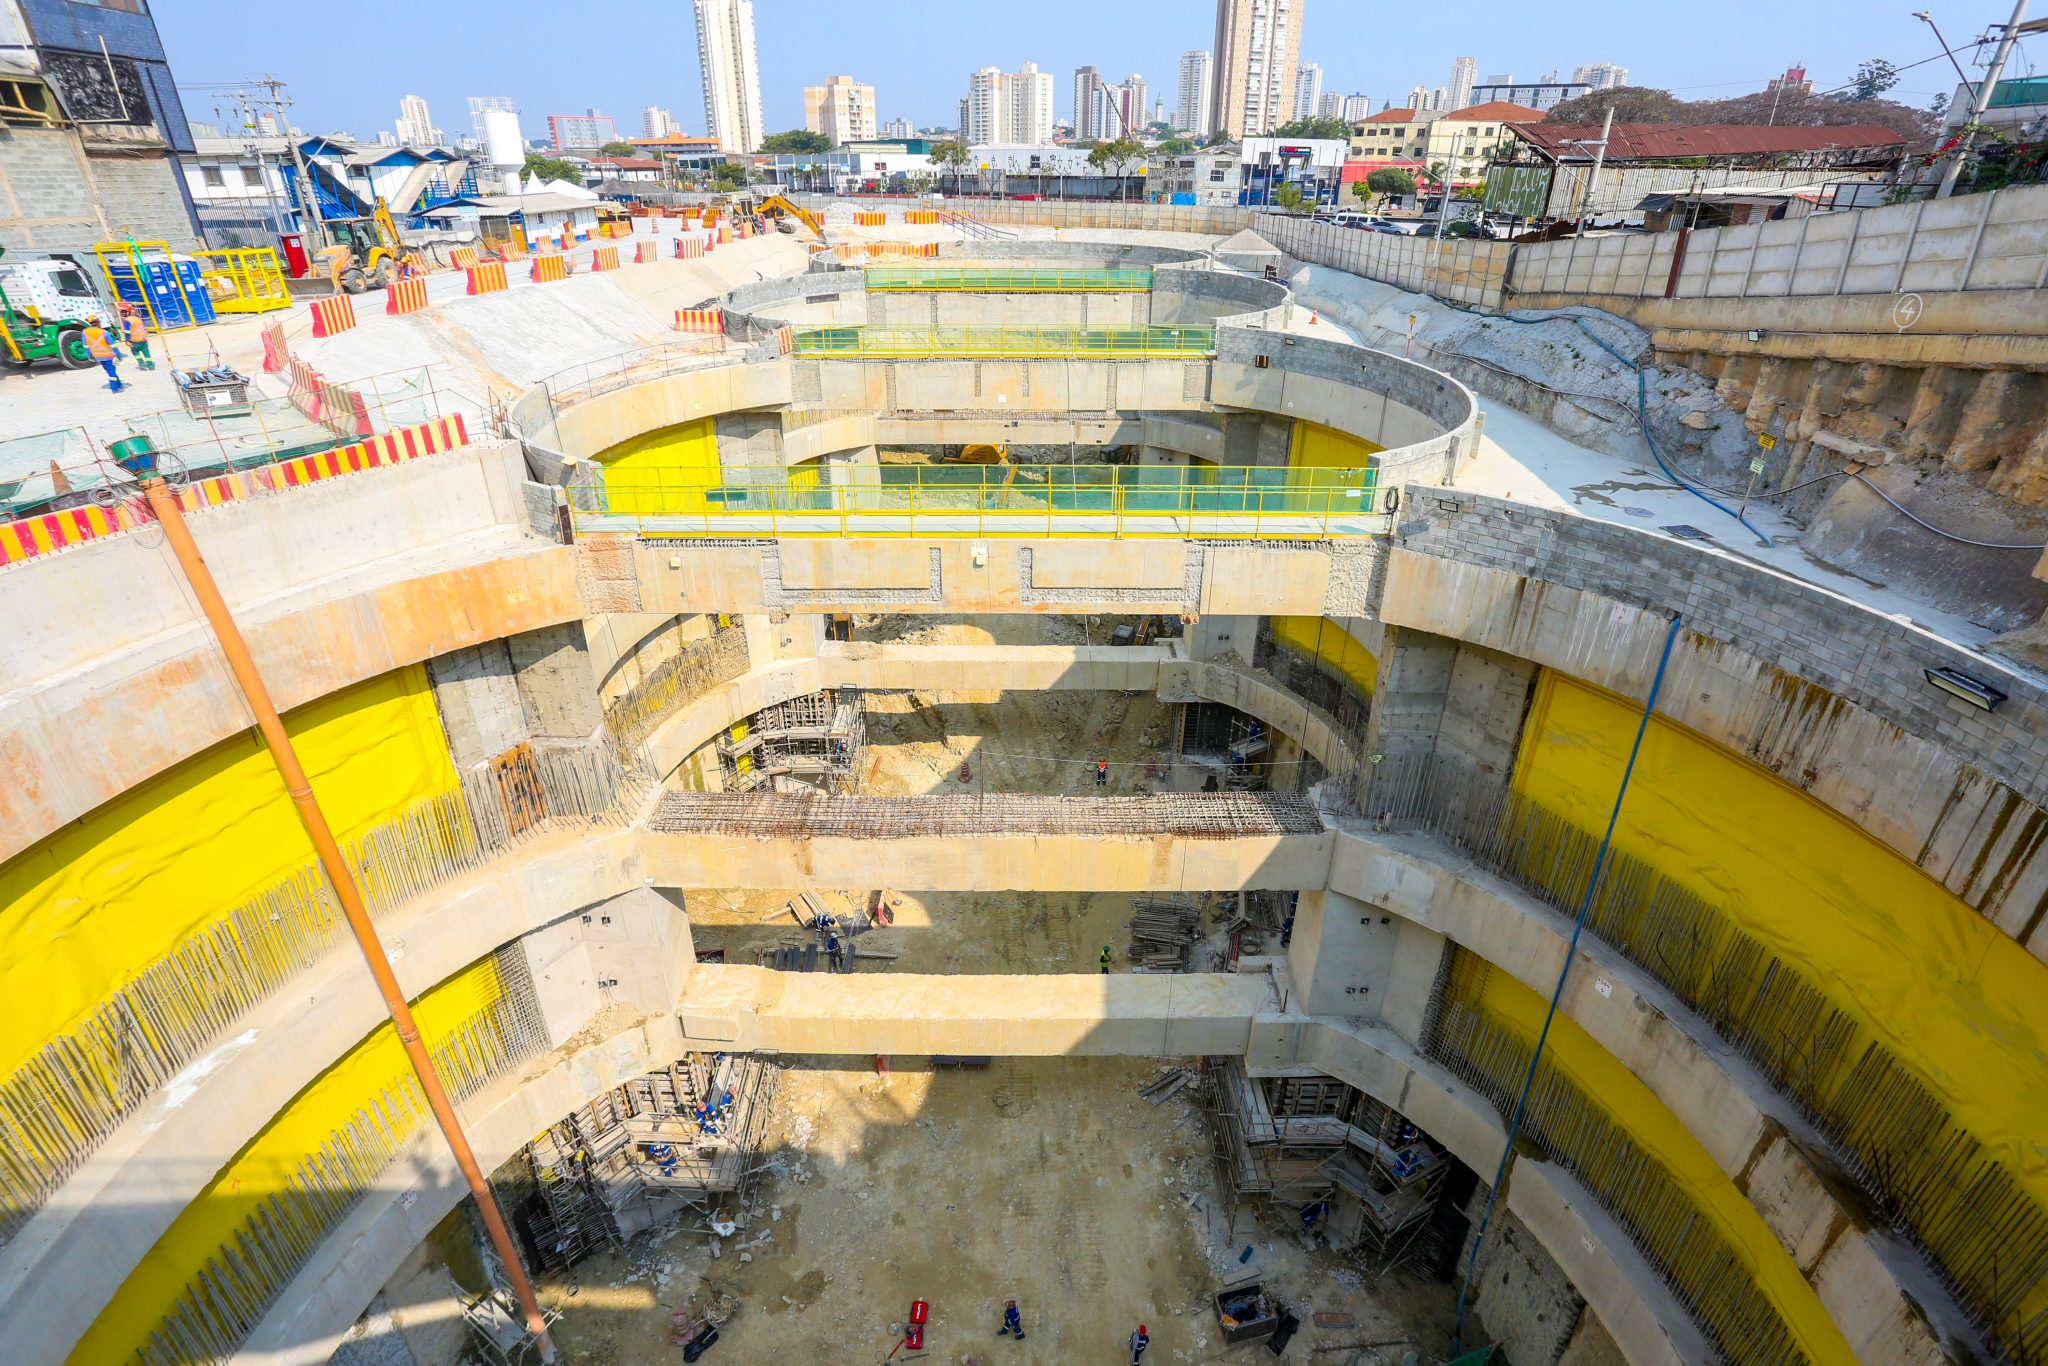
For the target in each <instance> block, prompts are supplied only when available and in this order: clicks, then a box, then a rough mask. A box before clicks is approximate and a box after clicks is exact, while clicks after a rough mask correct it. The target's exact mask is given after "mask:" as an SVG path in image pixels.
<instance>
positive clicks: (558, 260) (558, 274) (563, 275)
mask: <svg viewBox="0 0 2048 1366" xmlns="http://www.w3.org/2000/svg"><path fill="white" fill-rule="evenodd" d="M568 278H569V258H568V257H566V256H562V255H558V254H556V253H554V252H549V253H547V254H546V255H544V256H536V257H534V258H533V282H534V283H535V284H537V285H544V284H547V283H548V282H549V281H551V280H566V279H568Z"/></svg>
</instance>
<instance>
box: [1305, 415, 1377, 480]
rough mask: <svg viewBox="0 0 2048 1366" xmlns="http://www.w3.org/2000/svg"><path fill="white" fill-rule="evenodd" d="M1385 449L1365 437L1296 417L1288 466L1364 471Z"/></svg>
mask: <svg viewBox="0 0 2048 1366" xmlns="http://www.w3.org/2000/svg"><path fill="white" fill-rule="evenodd" d="M1385 449H1386V447H1385V446H1380V445H1376V444H1374V443H1373V442H1370V441H1367V440H1365V439H1364V438H1362V437H1356V436H1351V435H1348V434H1347V433H1344V432H1340V431H1337V430H1336V429H1335V428H1333V427H1323V426H1319V425H1317V424H1316V423H1313V422H1303V421H1302V420H1301V419H1300V418H1296V419H1295V421H1294V432H1293V435H1292V437H1291V439H1290V441H1289V444H1288V449H1287V466H1288V468H1289V469H1298V470H1299V469H1314V470H1333V469H1334V470H1348V469H1359V470H1362V469H1365V468H1366V467H1367V466H1369V465H1371V464H1372V458H1373V457H1374V456H1376V455H1378V454H1379V453H1380V452H1381V451H1383V450H1385Z"/></svg>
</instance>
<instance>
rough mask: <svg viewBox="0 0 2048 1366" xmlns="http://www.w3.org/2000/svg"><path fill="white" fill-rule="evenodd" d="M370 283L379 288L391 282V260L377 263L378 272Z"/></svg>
mask: <svg viewBox="0 0 2048 1366" xmlns="http://www.w3.org/2000/svg"><path fill="white" fill-rule="evenodd" d="M370 283H371V284H374V285H375V286H377V288H379V289H383V288H384V287H386V286H387V285H389V284H390V283H391V263H390V262H389V261H380V262H378V263H377V273H376V274H375V275H373V276H371V277H370Z"/></svg>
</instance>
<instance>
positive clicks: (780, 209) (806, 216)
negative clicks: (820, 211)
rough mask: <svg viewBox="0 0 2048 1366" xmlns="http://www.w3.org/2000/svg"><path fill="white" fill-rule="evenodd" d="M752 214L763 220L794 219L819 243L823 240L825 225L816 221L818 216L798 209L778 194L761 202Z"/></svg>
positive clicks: (806, 210)
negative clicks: (814, 235)
mask: <svg viewBox="0 0 2048 1366" xmlns="http://www.w3.org/2000/svg"><path fill="white" fill-rule="evenodd" d="M754 212H756V213H758V214H760V215H761V216H762V217H763V218H794V219H795V220H796V221H797V222H799V223H801V224H803V225H804V226H805V227H807V228H809V229H810V230H811V231H812V232H814V233H816V234H817V235H818V240H819V241H820V242H822V241H824V240H825V225H824V224H823V223H822V222H820V221H819V220H818V215H816V214H814V213H812V212H811V211H810V210H808V209H800V208H798V207H797V206H796V205H794V204H792V203H790V202H789V201H788V200H787V199H784V198H783V197H782V196H781V195H779V194H771V195H769V196H768V197H767V198H766V199H764V200H762V201H761V202H760V204H759V205H758V206H757V207H756V208H755V210H754Z"/></svg>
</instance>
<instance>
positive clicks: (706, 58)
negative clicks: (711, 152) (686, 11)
mask: <svg viewBox="0 0 2048 1366" xmlns="http://www.w3.org/2000/svg"><path fill="white" fill-rule="evenodd" d="M697 62H698V65H699V66H701V67H702V68H703V72H704V131H705V132H707V133H709V134H710V135H711V136H712V137H714V138H717V139H718V143H719V146H720V147H722V148H723V149H724V150H725V151H727V152H751V151H753V150H754V149H755V148H756V147H759V146H760V145H761V136H762V134H761V67H760V63H759V62H758V61H757V60H756V59H755V56H754V0H697Z"/></svg>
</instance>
